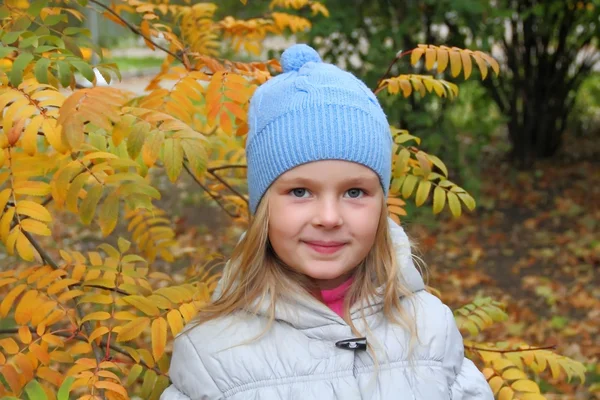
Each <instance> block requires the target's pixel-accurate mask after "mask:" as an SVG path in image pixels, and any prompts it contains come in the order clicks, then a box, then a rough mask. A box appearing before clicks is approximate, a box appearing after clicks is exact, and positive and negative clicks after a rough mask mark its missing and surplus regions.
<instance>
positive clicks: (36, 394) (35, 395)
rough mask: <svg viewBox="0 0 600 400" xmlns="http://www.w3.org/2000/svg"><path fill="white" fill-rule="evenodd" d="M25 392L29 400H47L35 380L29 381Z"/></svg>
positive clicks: (40, 386)
mask: <svg viewBox="0 0 600 400" xmlns="http://www.w3.org/2000/svg"><path fill="white" fill-rule="evenodd" d="M25 392H26V393H27V396H28V397H29V399H30V400H47V399H48V397H47V396H46V392H44V389H43V388H42V385H40V383H39V382H38V381H36V380H35V379H34V380H32V381H29V383H28V384H27V386H25Z"/></svg>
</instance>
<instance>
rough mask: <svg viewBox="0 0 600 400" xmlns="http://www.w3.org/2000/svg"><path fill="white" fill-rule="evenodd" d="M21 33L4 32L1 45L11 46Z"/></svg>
mask: <svg viewBox="0 0 600 400" xmlns="http://www.w3.org/2000/svg"><path fill="white" fill-rule="evenodd" d="M22 33H23V31H13V32H6V33H5V34H4V35H2V43H4V44H5V45H9V44H12V43H14V42H16V41H17V39H19V36H21V34H22Z"/></svg>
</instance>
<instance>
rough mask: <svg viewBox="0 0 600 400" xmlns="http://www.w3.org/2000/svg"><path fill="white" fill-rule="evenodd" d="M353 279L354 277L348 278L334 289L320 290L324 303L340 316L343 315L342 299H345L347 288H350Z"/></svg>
mask: <svg viewBox="0 0 600 400" xmlns="http://www.w3.org/2000/svg"><path fill="white" fill-rule="evenodd" d="M353 280H354V279H352V278H350V279H348V280H347V281H346V282H344V283H342V284H341V285H340V286H338V287H336V288H334V289H328V290H321V298H322V299H323V302H324V303H325V305H326V306H327V307H329V308H331V309H332V310H333V312H335V313H336V314H337V315H339V316H340V317H342V318H343V317H344V300H345V299H346V293H348V289H350V285H352V281H353Z"/></svg>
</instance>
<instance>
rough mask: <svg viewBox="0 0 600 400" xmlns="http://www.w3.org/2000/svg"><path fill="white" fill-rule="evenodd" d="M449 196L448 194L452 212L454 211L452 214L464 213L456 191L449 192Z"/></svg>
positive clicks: (458, 215) (456, 215)
mask: <svg viewBox="0 0 600 400" xmlns="http://www.w3.org/2000/svg"><path fill="white" fill-rule="evenodd" d="M447 196H448V206H449V207H450V212H452V215H454V216H455V217H460V214H461V213H462V209H461V207H460V202H459V200H458V197H457V196H456V194H455V193H452V192H448V193H447Z"/></svg>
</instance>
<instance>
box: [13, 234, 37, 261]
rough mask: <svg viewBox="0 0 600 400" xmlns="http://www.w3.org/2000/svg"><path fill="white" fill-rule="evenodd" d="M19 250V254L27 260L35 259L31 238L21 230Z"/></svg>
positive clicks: (18, 240) (18, 239)
mask: <svg viewBox="0 0 600 400" xmlns="http://www.w3.org/2000/svg"><path fill="white" fill-rule="evenodd" d="M17 252H19V256H20V257H21V258H22V259H23V260H26V261H33V259H34V254H33V247H32V246H31V243H29V239H27V237H26V236H25V235H24V234H23V233H22V232H19V234H18V236H17Z"/></svg>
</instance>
